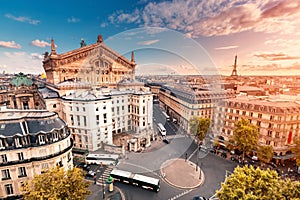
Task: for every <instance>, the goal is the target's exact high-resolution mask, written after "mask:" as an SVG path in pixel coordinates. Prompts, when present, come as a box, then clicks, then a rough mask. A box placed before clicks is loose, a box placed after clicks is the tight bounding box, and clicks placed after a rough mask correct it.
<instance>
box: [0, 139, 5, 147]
mask: <svg viewBox="0 0 300 200" xmlns="http://www.w3.org/2000/svg"><path fill="white" fill-rule="evenodd" d="M0 149H5V145H4V140H3V139H0Z"/></svg>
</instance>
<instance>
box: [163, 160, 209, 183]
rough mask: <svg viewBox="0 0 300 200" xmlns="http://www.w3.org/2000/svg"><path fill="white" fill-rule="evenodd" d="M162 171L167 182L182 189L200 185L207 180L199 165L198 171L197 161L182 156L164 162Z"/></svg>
mask: <svg viewBox="0 0 300 200" xmlns="http://www.w3.org/2000/svg"><path fill="white" fill-rule="evenodd" d="M200 172H201V173H200ZM160 173H161V175H162V177H163V178H164V180H165V181H166V182H167V183H169V184H170V185H172V186H174V187H177V188H181V189H192V188H196V187H199V186H200V185H201V184H202V183H203V182H204V180H205V176H204V173H203V171H202V170H201V169H200V168H199V167H197V171H196V164H195V163H193V162H191V161H189V160H187V161H185V160H184V159H181V158H176V159H170V160H167V161H166V162H164V163H163V164H162V167H161V169H160Z"/></svg>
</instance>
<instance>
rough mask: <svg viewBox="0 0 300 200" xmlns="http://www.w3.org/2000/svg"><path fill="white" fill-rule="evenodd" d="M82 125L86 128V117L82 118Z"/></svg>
mask: <svg viewBox="0 0 300 200" xmlns="http://www.w3.org/2000/svg"><path fill="white" fill-rule="evenodd" d="M83 125H84V126H86V125H87V123H86V116H83Z"/></svg>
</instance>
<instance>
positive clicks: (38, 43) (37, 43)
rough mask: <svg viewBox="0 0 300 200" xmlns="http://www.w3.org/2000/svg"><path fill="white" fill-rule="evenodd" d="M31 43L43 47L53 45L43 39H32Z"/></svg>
mask: <svg viewBox="0 0 300 200" xmlns="http://www.w3.org/2000/svg"><path fill="white" fill-rule="evenodd" d="M30 44H31V45H33V46H36V47H42V48H45V47H49V46H51V44H50V43H49V42H46V41H43V40H38V39H36V40H33V41H31V43H30Z"/></svg>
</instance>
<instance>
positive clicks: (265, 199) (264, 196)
mask: <svg viewBox="0 0 300 200" xmlns="http://www.w3.org/2000/svg"><path fill="white" fill-rule="evenodd" d="M299 184H300V183H299V182H297V181H296V182H292V181H290V180H289V179H287V180H286V181H285V180H282V179H281V178H279V177H278V174H277V172H276V171H274V170H270V169H268V170H262V169H260V168H256V169H255V168H254V167H253V166H250V167H249V166H247V165H246V166H244V167H237V168H235V170H234V173H233V174H231V175H230V176H229V177H227V178H226V180H225V182H224V183H222V186H221V189H220V190H217V197H218V198H219V199H220V200H231V199H232V200H236V199H245V200H250V199H251V200H270V199H274V200H277V199H293V198H297V197H299V194H300V190H299V187H300V185H299Z"/></svg>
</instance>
